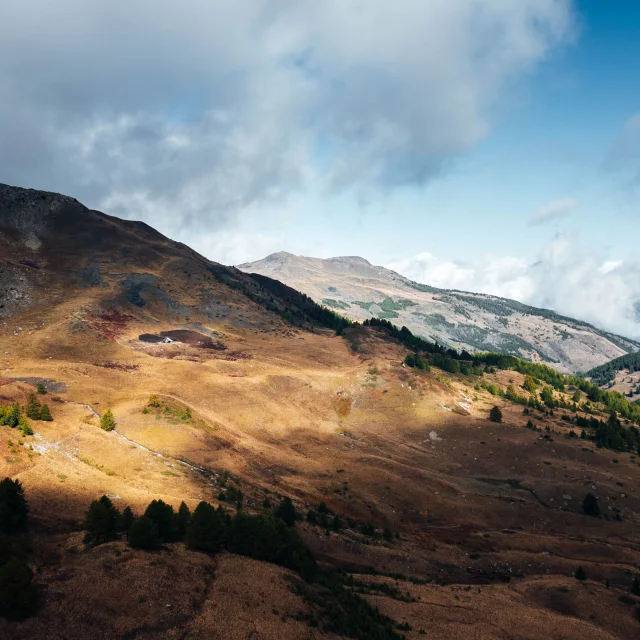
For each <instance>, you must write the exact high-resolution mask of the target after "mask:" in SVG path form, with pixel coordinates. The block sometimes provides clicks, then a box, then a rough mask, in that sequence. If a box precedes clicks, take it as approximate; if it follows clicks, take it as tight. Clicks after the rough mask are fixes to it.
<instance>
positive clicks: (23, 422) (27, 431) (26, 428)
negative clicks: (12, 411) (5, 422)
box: [18, 416, 33, 436]
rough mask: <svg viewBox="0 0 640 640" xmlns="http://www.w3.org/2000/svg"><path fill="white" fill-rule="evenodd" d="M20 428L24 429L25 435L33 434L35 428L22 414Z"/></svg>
mask: <svg viewBox="0 0 640 640" xmlns="http://www.w3.org/2000/svg"><path fill="white" fill-rule="evenodd" d="M18 429H20V431H22V435H23V436H32V435H33V429H32V428H31V425H30V424H29V423H28V422H27V419H26V418H25V417H24V416H20V420H19V421H18Z"/></svg>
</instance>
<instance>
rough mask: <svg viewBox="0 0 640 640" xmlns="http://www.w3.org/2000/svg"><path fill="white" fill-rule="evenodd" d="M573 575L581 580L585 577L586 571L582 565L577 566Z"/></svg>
mask: <svg viewBox="0 0 640 640" xmlns="http://www.w3.org/2000/svg"><path fill="white" fill-rule="evenodd" d="M573 575H574V576H575V578H576V580H580V581H581V582H583V581H584V580H586V579H587V572H586V571H585V570H584V568H583V567H578V568H577V569H576V572H575V573H574V574H573Z"/></svg>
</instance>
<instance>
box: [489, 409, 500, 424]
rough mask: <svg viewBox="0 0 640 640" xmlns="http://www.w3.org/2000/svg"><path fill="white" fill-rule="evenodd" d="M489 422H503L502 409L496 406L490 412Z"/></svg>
mask: <svg viewBox="0 0 640 640" xmlns="http://www.w3.org/2000/svg"><path fill="white" fill-rule="evenodd" d="M489 420H491V422H502V410H501V409H500V407H498V406H496V407H493V408H492V409H491V411H490V412H489Z"/></svg>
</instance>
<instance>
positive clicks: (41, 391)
mask: <svg viewBox="0 0 640 640" xmlns="http://www.w3.org/2000/svg"><path fill="white" fill-rule="evenodd" d="M36 391H37V392H38V395H40V396H44V395H45V394H46V393H47V389H46V387H45V386H44V384H42V382H39V383H38V384H37V385H36Z"/></svg>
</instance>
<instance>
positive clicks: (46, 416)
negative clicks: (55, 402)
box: [40, 404, 53, 422]
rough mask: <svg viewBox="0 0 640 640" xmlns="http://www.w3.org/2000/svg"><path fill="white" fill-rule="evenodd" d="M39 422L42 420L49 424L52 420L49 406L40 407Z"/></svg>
mask: <svg viewBox="0 0 640 640" xmlns="http://www.w3.org/2000/svg"><path fill="white" fill-rule="evenodd" d="M40 420H43V421H44V422H51V421H52V420H53V417H52V415H51V411H50V410H49V405H46V404H43V405H42V409H41V410H40Z"/></svg>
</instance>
